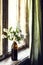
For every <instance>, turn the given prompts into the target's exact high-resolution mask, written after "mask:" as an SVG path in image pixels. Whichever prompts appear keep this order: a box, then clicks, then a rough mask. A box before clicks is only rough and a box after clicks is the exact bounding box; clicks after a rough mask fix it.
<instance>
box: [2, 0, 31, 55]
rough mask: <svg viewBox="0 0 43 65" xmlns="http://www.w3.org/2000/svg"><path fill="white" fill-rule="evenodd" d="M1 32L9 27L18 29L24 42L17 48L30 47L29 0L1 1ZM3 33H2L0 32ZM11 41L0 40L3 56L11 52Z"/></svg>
mask: <svg viewBox="0 0 43 65" xmlns="http://www.w3.org/2000/svg"><path fill="white" fill-rule="evenodd" d="M2 4H3V5H2V30H3V29H4V28H6V29H8V28H9V27H11V26H12V27H13V28H14V29H16V27H19V28H20V29H21V30H22V34H23V35H24V40H22V41H21V44H18V46H19V47H21V46H23V44H24V46H26V47H28V48H30V47H31V40H32V39H31V37H32V35H31V34H32V29H31V28H32V1H30V0H13V1H12V0H3V1H2ZM2 33H3V31H2ZM11 45H12V41H10V40H8V39H2V47H3V48H2V52H3V54H5V53H8V52H9V51H11Z"/></svg>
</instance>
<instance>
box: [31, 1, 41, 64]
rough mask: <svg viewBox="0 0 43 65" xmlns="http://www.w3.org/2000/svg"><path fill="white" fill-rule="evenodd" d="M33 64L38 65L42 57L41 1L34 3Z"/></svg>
mask: <svg viewBox="0 0 43 65" xmlns="http://www.w3.org/2000/svg"><path fill="white" fill-rule="evenodd" d="M33 4H34V5H33V21H32V23H33V27H32V38H33V39H32V52H31V64H33V65H38V62H39V59H40V57H41V5H40V0H34V3H33Z"/></svg>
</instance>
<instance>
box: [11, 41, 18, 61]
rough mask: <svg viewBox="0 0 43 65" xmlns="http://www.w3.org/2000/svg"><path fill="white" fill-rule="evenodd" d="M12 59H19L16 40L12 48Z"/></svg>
mask: <svg viewBox="0 0 43 65" xmlns="http://www.w3.org/2000/svg"><path fill="white" fill-rule="evenodd" d="M11 59H12V60H13V61H16V60H17V43H16V42H15V41H14V43H13V44H12V48H11Z"/></svg>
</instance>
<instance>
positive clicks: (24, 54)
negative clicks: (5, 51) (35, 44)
mask: <svg viewBox="0 0 43 65" xmlns="http://www.w3.org/2000/svg"><path fill="white" fill-rule="evenodd" d="M29 52H30V51H29V49H28V48H27V49H25V50H23V51H21V52H19V53H18V61H12V60H11V57H9V58H7V59H5V60H3V61H1V62H0V64H1V65H12V64H13V63H14V64H17V63H18V62H20V61H22V60H23V59H24V58H26V57H28V58H30V53H29Z"/></svg>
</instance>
